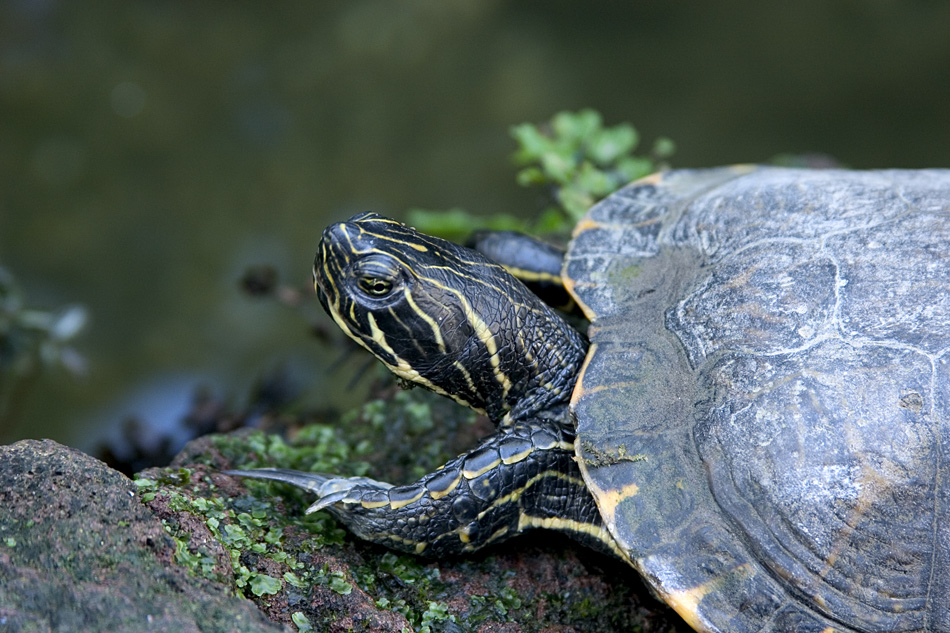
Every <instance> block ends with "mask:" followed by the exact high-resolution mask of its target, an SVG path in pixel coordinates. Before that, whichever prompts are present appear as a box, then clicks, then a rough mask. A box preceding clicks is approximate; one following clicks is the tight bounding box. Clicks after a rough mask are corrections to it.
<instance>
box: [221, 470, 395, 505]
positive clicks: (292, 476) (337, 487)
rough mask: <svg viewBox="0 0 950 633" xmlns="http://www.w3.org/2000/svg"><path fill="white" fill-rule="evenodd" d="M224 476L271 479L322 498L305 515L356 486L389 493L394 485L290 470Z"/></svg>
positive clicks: (253, 471) (330, 502) (331, 502)
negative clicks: (388, 490)
mask: <svg viewBox="0 0 950 633" xmlns="http://www.w3.org/2000/svg"><path fill="white" fill-rule="evenodd" d="M223 473H224V474H225V475H235V476H238V477H249V478H251V479H268V480H270V481H280V482H283V483H287V484H291V485H293V486H297V487H298V488H302V489H303V490H306V491H308V492H313V493H315V494H316V495H317V496H318V497H319V498H318V499H317V500H316V501H315V502H313V504H311V505H310V507H309V508H307V511H306V514H310V513H312V512H317V511H318V510H323V509H324V508H326V507H328V506H331V505H333V504H334V503H337V502H339V501H343V500H344V499H346V497H347V495H349V494H350V491H352V490H353V489H354V488H356V487H360V488H362V489H364V490H365V489H367V488H369V489H375V490H387V489H389V488H392V484H388V483H386V482H383V481H376V480H375V479H370V478H369V477H337V476H336V475H329V474H326V473H306V472H302V471H299V470H290V469H287V468H255V469H253V470H225V471H223Z"/></svg>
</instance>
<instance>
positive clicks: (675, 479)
mask: <svg viewBox="0 0 950 633" xmlns="http://www.w3.org/2000/svg"><path fill="white" fill-rule="evenodd" d="M565 279H566V282H567V285H568V288H569V289H570V291H571V292H572V294H574V296H575V297H576V299H577V301H578V302H579V304H580V305H581V306H582V308H583V309H584V310H585V312H586V314H587V316H588V317H589V318H590V320H591V327H590V339H591V351H590V354H589V355H588V359H587V364H586V365H585V369H584V371H583V372H582V374H581V378H580V380H578V383H577V387H576V388H575V391H574V396H573V400H572V410H573V413H574V415H575V416H576V419H577V432H578V441H577V443H576V450H577V453H578V457H579V460H578V461H579V462H581V465H582V468H583V470H584V476H585V479H586V481H587V483H588V485H589V487H590V489H591V491H592V492H593V494H594V496H595V497H596V498H597V502H598V505H599V506H600V509H601V512H602V514H603V516H604V519H605V521H606V523H607V525H608V527H609V529H610V531H611V533H612V534H613V535H614V537H615V538H616V539H617V541H618V542H619V543H620V545H621V547H622V548H623V549H624V550H625V551H627V553H628V554H629V556H630V558H631V560H632V561H633V563H634V565H635V566H636V567H638V569H639V570H640V571H641V572H642V573H643V575H644V576H645V578H646V579H647V581H648V582H649V583H650V584H651V585H652V586H653V588H654V589H655V590H656V592H657V593H658V594H659V595H660V596H661V597H662V598H663V599H664V600H665V601H667V602H668V603H669V604H670V605H672V606H673V607H674V608H675V609H676V610H677V611H678V612H679V613H680V614H681V615H682V616H683V617H684V618H685V619H686V620H687V621H688V622H689V623H690V624H691V625H692V626H694V627H695V628H697V629H698V630H713V631H730V632H745V631H789V630H794V631H834V630H840V631H850V630H860V631H921V630H926V631H950V171H944V170H927V171H897V170H895V171H873V172H856V171H841V170H827V171H808V170H795V169H780V168H756V167H734V168H723V169H714V170H696V171H673V172H668V173H665V174H662V175H657V176H653V177H650V178H647V179H645V180H641V181H638V182H635V183H633V184H632V185H630V186H628V187H626V188H625V189H623V190H621V191H619V192H617V193H616V194H614V195H612V196H611V197H609V198H608V199H606V200H604V201H603V202H601V203H600V204H598V205H597V206H596V207H594V208H593V209H591V211H590V212H589V213H588V215H587V216H586V217H585V218H584V219H583V220H582V221H581V222H580V224H579V225H578V227H577V229H576V231H575V235H574V239H573V241H572V244H571V246H570V248H569V252H568V256H567V258H566V260H565Z"/></svg>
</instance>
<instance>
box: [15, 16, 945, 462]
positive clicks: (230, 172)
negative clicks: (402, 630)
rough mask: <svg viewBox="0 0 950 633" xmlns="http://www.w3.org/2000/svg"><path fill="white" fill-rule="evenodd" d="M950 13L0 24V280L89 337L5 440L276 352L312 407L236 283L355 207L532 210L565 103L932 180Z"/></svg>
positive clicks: (302, 247)
mask: <svg viewBox="0 0 950 633" xmlns="http://www.w3.org/2000/svg"><path fill="white" fill-rule="evenodd" d="M948 18H950V7H948V5H946V3H917V2H888V3H853V4H846V5H842V4H835V3H820V2H805V3H793V4H788V5H786V4H783V3H772V4H770V3H730V4H729V5H728V6H718V5H701V4H698V3H696V4H692V3H687V4H678V5H675V6H673V7H670V6H667V5H666V4H665V3H629V2H604V3H598V4H597V5H596V9H593V8H585V9H584V10H583V11H579V10H578V8H577V5H576V4H575V3H568V2H548V3H501V2H492V1H486V2H477V3H443V2H437V1H413V2H399V3H390V2H383V1H363V0H359V1H350V2H343V1H342V0H339V1H335V2H320V3H296V4H283V5H273V4H270V3H261V4H253V3H252V4H237V3H224V4H221V3H218V4H205V3H199V2H192V3H177V4H176V3H162V2H151V1H145V0H137V1H132V2H125V1H121V2H120V1H119V0H114V1H112V2H107V1H104V2H94V3H66V2H57V1H56V0H11V1H10V2H6V3H3V4H2V5H0V264H2V265H4V266H7V267H9V268H10V269H11V270H12V271H13V272H14V274H16V275H17V276H18V278H19V279H20V280H21V282H22V283H23V285H24V286H25V288H26V290H27V294H28V296H29V298H30V300H31V301H32V302H34V303H38V304H40V305H47V306H59V305H65V304H70V303H77V302H80V303H83V304H85V305H86V306H87V307H88V308H89V311H90V314H91V322H90V327H89V330H88V332H87V334H86V335H85V338H84V339H83V340H82V341H80V347H81V348H82V349H81V351H82V352H83V353H84V355H85V356H86V357H87V358H88V359H89V362H90V366H89V368H90V373H89V376H88V378H86V379H85V380H82V381H71V380H68V379H66V378H64V377H63V376H57V375H53V376H48V377H47V378H46V379H44V380H43V381H42V382H41V384H39V385H38V386H37V388H36V389H35V391H34V393H33V396H32V398H31V400H30V401H29V406H28V408H27V409H26V411H25V412H24V413H23V415H22V416H21V417H20V419H19V422H18V423H17V425H16V426H15V427H14V428H4V429H0V442H8V441H11V440H14V439H18V438H21V437H47V436H51V437H54V438H56V439H59V440H61V441H65V442H69V443H72V444H76V445H83V446H88V445H89V443H90V441H91V440H90V439H88V438H89V437H90V436H94V435H95V434H96V431H94V430H93V429H91V428H90V427H91V426H92V425H93V423H92V422H90V423H89V424H88V425H87V424H85V423H81V422H80V421H82V420H94V421H96V422H97V423H99V422H101V423H102V424H112V423H115V421H116V419H120V416H121V411H120V410H121V409H122V408H123V407H128V408H135V409H138V411H137V412H138V413H139V415H146V414H147V415H149V416H150V417H151V416H154V417H155V418H156V419H158V418H164V417H166V414H168V412H173V411H175V410H176V409H175V407H176V406H177V405H176V404H175V403H176V402H177V400H176V399H175V398H167V399H165V400H162V399H161V398H160V399H159V404H158V405H156V406H155V407H154V408H153V407H150V408H149V411H148V412H146V411H145V407H144V406H143V405H141V404H136V402H137V401H135V400H134V399H132V400H129V399H127V398H130V397H131V396H130V394H133V393H134V392H135V390H136V389H138V388H139V387H138V386H139V385H143V384H149V383H150V382H151V381H153V380H154V378H152V377H154V376H169V375H178V376H185V377H187V376H194V375H213V376H215V377H216V380H218V381H220V382H219V383H218V384H220V385H221V389H222V390H223V391H224V392H225V393H227V394H234V395H235V397H237V398H239V397H240V395H241V394H242V392H243V391H244V390H245V389H246V388H247V385H248V384H250V383H251V382H252V381H253V379H254V378H255V377H256V376H257V375H259V374H260V373H261V372H262V371H265V370H266V368H267V367H270V366H273V364H274V363H277V362H279V361H280V360H281V359H285V358H288V357H293V358H303V359H307V360H306V361H305V362H306V363H307V364H308V369H307V371H308V376H309V378H310V387H311V388H310V390H309V391H308V395H309V397H310V398H311V399H312V400H313V401H316V402H322V401H325V400H330V401H333V402H338V403H342V402H343V401H344V400H345V399H346V398H347V396H346V395H345V394H344V393H343V392H344V391H345V390H344V389H343V385H344V384H345V382H346V380H347V379H348V378H349V376H347V375H343V374H345V373H346V372H335V374H336V377H335V378H332V377H330V376H328V374H327V372H326V371H325V370H326V367H327V365H328V364H329V363H330V362H331V361H332V360H334V359H335V357H336V352H335V351H333V348H332V347H326V346H323V345H321V344H320V343H318V342H316V341H314V340H313V339H311V338H310V337H309V336H308V334H307V330H308V327H309V325H308V319H307V318H302V317H301V316H300V315H299V314H297V313H294V312H292V311H289V310H285V309H281V308H280V307H279V306H275V305H273V304H271V303H267V302H260V301H254V300H251V299H249V298H247V297H245V296H242V295H241V294H240V293H239V290H238V283H237V282H238V279H239V278H240V276H241V274H242V272H243V269H244V268H245V267H246V266H248V265H253V264H259V263H270V264H272V265H274V266H275V267H276V268H277V270H278V271H279V272H280V274H281V277H282V279H283V280H284V281H286V282H287V283H293V284H300V285H306V284H307V283H308V277H309V268H310V262H311V260H312V257H313V251H314V249H315V247H316V243H317V240H318V239H319V235H320V231H321V230H322V228H323V226H325V225H326V224H327V223H328V222H329V221H331V220H334V219H341V218H344V217H348V216H349V215H350V214H351V213H353V212H355V211H362V210H367V209H373V210H376V211H379V212H383V213H387V214H391V215H396V216H399V215H400V213H401V212H402V211H403V210H404V209H406V208H409V207H424V208H448V207H453V206H461V207H464V208H467V209H469V210H470V211H473V212H476V213H491V212H494V211H505V212H509V213H521V214H530V213H534V212H536V211H537V210H538V209H537V207H538V200H537V197H536V195H535V194H534V193H532V192H527V191H521V190H519V189H518V188H517V187H516V186H515V184H514V180H513V169H512V168H511V166H510V164H509V163H508V158H507V155H508V153H509V152H510V151H511V150H512V149H513V144H512V143H511V141H510V140H509V139H508V137H507V128H508V126H509V125H511V124H513V123H517V122H521V121H540V120H543V119H546V118H548V117H549V116H550V115H551V114H552V113H554V112H555V111H557V110H560V109H577V108H580V107H583V106H592V107H595V108H598V109H599V110H601V111H602V112H603V113H604V115H605V120H606V121H607V122H608V123H616V122H619V121H623V120H629V121H631V122H633V123H634V124H635V125H637V126H638V128H639V129H640V130H641V132H642V133H643V136H644V137H645V138H656V137H657V136H660V135H669V136H671V137H672V138H673V139H674V140H675V141H676V142H677V145H678V148H679V150H678V152H677V156H676V160H675V164H676V165H680V166H703V165H712V164H721V163H729V162H733V161H755V160H762V159H766V158H768V157H769V156H771V155H773V154H776V153H779V152H803V151H810V150H815V151H824V152H827V153H829V154H831V155H833V156H835V157H836V158H838V159H839V160H841V161H843V162H844V163H845V164H849V165H851V166H855V167H863V166H923V165H934V166H947V165H948V163H950V158H948V153H947V152H948V150H947V148H948V147H950V123H948V119H947V117H946V112H947V111H950V107H948V106H950V95H948V93H947V90H946V85H947V84H946V81H945V80H943V81H940V80H937V78H940V77H944V78H945V77H948V76H950V47H947V46H946V30H945V26H946V24H947V23H948ZM182 380H185V381H187V380H189V379H188V378H183V379H182ZM159 382H161V381H159ZM176 384H178V383H176ZM159 391H162V390H159ZM172 391H174V392H176V393H178V391H179V390H178V389H173V390H172ZM162 393H165V391H162ZM351 397H352V396H351ZM356 397H358V394H357V395H356ZM162 402H164V403H165V404H164V405H163V404H162ZM116 403H119V404H118V405H117V404H116ZM116 407H118V408H116ZM163 408H164V410H165V414H160V413H157V412H156V413H151V411H153V410H155V411H158V410H160V409H163ZM130 413H135V412H131V411H130ZM105 418H109V419H105Z"/></svg>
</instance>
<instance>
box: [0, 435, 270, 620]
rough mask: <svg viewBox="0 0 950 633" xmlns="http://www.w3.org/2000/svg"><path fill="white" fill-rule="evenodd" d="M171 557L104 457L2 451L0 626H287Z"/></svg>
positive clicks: (158, 526)
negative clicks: (271, 620) (267, 617)
mask: <svg viewBox="0 0 950 633" xmlns="http://www.w3.org/2000/svg"><path fill="white" fill-rule="evenodd" d="M174 554H175V543H174V542H173V541H172V539H171V538H170V537H169V536H168V534H166V532H165V530H164V529H163V527H162V523H161V521H160V520H159V519H158V517H156V516H155V515H154V514H153V513H152V512H151V511H149V509H148V508H146V507H145V506H144V505H142V503H141V501H140V500H139V498H138V495H137V493H136V487H135V485H134V484H133V482H132V481H130V480H129V479H128V478H126V477H124V476H123V475H121V474H119V473H118V472H116V471H114V470H111V469H110V468H108V467H107V466H106V465H105V464H103V463H102V462H100V461H98V460H96V459H93V458H92V457H89V456H88V455H86V454H84V453H82V452H80V451H77V450H74V449H71V448H67V447H65V446H61V445H59V444H57V443H55V442H52V441H49V440H46V441H34V440H26V441H22V442H17V443H16V444H13V445H10V446H2V447H0V631H3V632H4V633H19V632H21V631H22V632H24V633H25V632H28V631H29V632H32V631H37V632H40V631H77V632H78V631H109V632H110V633H119V632H124V631H129V632H130V633H131V632H135V633H138V632H140V631H169V632H175V633H179V632H190V631H196V632H197V631H202V632H211V631H214V632H217V631H220V632H222V633H225V632H232V631H233V632H238V631H240V632H242V633H243V632H246V631H253V632H257V631H260V632H264V631H282V630H287V629H285V628H284V627H281V626H279V625H278V624H275V623H273V622H270V621H268V620H267V619H266V618H265V617H264V616H263V614H262V613H261V612H260V611H259V610H258V609H257V608H256V607H255V606H254V604H253V603H251V602H249V601H248V600H245V599H242V598H239V597H236V596H235V595H234V591H233V589H232V588H231V587H230V586H228V585H227V584H224V583H215V582H212V581H209V580H207V579H204V578H199V577H196V576H194V575H191V574H189V572H188V571H186V570H185V569H184V568H182V567H180V566H178V565H176V564H174V563H173V562H172V560H173V558H174Z"/></svg>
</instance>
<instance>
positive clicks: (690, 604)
mask: <svg viewBox="0 0 950 633" xmlns="http://www.w3.org/2000/svg"><path fill="white" fill-rule="evenodd" d="M754 573H755V570H754V569H753V568H752V565H750V564H748V563H746V564H744V565H739V566H738V567H735V568H733V569H731V570H729V571H727V572H725V573H724V574H722V575H720V576H717V577H716V578H713V579H712V580H708V581H706V582H704V583H703V584H701V585H697V586H695V587H690V588H689V589H681V590H677V591H663V588H662V587H660V588H659V592H660V594H661V595H662V597H663V600H664V602H666V603H667V604H668V605H670V606H671V607H673V610H674V611H676V612H677V613H678V614H679V615H680V617H681V618H683V619H684V620H686V623H687V624H689V625H690V626H691V627H693V628H694V629H696V630H697V631H702V630H705V628H706V627H705V626H704V625H703V621H702V618H701V617H700V614H699V603H700V602H702V599H703V598H704V597H705V596H707V595H708V594H710V593H712V592H714V591H716V590H717V589H719V588H720V587H722V585H724V584H725V583H726V582H727V581H728V580H729V577H730V576H734V575H739V576H740V577H749V576H751V575H752V574H754Z"/></svg>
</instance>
